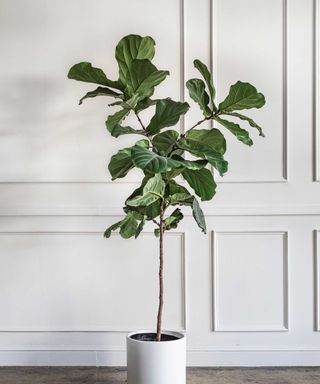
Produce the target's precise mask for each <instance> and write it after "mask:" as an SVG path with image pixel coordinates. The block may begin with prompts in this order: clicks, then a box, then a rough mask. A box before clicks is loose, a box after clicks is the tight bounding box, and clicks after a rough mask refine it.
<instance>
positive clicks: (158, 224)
mask: <svg viewBox="0 0 320 384" xmlns="http://www.w3.org/2000/svg"><path fill="white" fill-rule="evenodd" d="M152 221H153V222H154V223H155V224H156V225H157V226H158V227H160V223H158V222H157V220H155V219H152Z"/></svg>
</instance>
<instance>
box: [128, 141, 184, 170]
mask: <svg viewBox="0 0 320 384" xmlns="http://www.w3.org/2000/svg"><path fill="white" fill-rule="evenodd" d="M131 156H132V161H133V164H134V165H135V166H136V167H138V168H140V169H143V170H144V171H147V172H151V173H162V172H168V171H171V169H173V168H179V167H180V166H181V164H180V163H179V162H178V161H176V160H172V159H170V158H167V157H164V156H159V155H157V154H156V153H154V152H151V151H149V150H148V149H145V148H142V147H141V146H138V145H135V146H134V147H133V148H132V151H131Z"/></svg>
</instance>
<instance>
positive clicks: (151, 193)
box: [126, 173, 165, 207]
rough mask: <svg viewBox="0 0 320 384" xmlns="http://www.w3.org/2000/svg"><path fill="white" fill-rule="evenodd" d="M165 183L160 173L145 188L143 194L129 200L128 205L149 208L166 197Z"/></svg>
mask: <svg viewBox="0 0 320 384" xmlns="http://www.w3.org/2000/svg"><path fill="white" fill-rule="evenodd" d="M164 189H165V182H164V181H163V180H162V177H161V175H160V174H159V173H157V174H156V175H154V176H153V177H151V178H150V179H149V180H148V181H147V183H146V184H145V186H144V187H143V190H142V194H141V195H138V196H136V197H134V198H132V199H128V200H127V201H126V204H127V205H129V206H132V207H139V206H148V205H150V204H152V203H154V202H155V201H157V200H159V199H162V198H163V196H164Z"/></svg>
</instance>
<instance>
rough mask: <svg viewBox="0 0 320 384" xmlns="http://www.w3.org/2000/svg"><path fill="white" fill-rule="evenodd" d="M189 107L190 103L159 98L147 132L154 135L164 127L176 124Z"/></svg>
mask: <svg viewBox="0 0 320 384" xmlns="http://www.w3.org/2000/svg"><path fill="white" fill-rule="evenodd" d="M189 108H190V106H189V104H188V103H180V102H179V101H173V100H171V99H163V100H158V101H157V104H156V111H155V114H154V116H153V117H152V119H151V121H150V123H149V125H148V126H147V128H146V130H147V132H149V133H151V134H153V135H154V134H155V133H158V132H160V130H161V129H162V128H165V127H172V126H173V125H176V124H177V122H178V121H179V118H180V116H182V115H184V114H185V113H186V112H187V111H188V109H189Z"/></svg>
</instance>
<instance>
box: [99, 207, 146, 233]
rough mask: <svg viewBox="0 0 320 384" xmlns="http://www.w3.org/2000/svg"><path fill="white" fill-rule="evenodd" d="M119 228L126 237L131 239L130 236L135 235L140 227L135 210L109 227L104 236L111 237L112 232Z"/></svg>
mask: <svg viewBox="0 0 320 384" xmlns="http://www.w3.org/2000/svg"><path fill="white" fill-rule="evenodd" d="M118 228H120V235H121V236H122V237H123V238H124V239H129V238H130V237H132V236H135V235H136V233H137V229H138V222H137V220H136V218H135V214H134V212H129V213H128V214H127V215H126V217H125V218H124V219H123V220H121V221H118V222H117V223H115V224H112V225H111V226H110V227H109V228H107V229H106V230H105V232H104V237H107V238H108V237H110V236H111V232H112V231H115V230H116V229H118Z"/></svg>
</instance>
